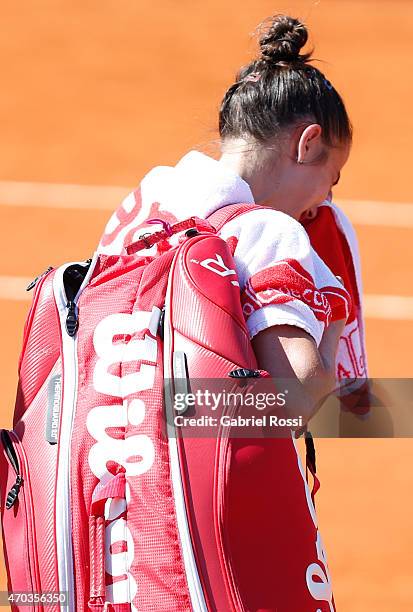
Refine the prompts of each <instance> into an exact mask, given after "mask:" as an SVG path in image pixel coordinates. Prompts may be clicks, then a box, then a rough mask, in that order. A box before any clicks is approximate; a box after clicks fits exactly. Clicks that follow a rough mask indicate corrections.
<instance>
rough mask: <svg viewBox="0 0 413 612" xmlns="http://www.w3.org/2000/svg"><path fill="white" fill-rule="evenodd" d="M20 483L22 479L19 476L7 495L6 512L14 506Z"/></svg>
mask: <svg viewBox="0 0 413 612" xmlns="http://www.w3.org/2000/svg"><path fill="white" fill-rule="evenodd" d="M22 482H23V478H22V477H21V476H20V475H18V476H16V482H15V483H14V485H13V486H12V488H11V489H10V491H9V492H8V493H7V500H6V508H7V510H10V508H12V507H13V506H14V504H15V503H16V500H17V498H18V496H19V491H20V487H21V485H22Z"/></svg>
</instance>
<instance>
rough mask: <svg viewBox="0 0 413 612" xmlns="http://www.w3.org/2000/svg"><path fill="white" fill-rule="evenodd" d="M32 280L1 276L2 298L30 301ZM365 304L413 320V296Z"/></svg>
mask: <svg viewBox="0 0 413 612" xmlns="http://www.w3.org/2000/svg"><path fill="white" fill-rule="evenodd" d="M32 280H33V278H30V277H25V276H0V299H1V300H13V301H18V302H23V301H30V300H31V299H32V295H33V291H25V289H26V287H27V285H28V284H29V283H30V282H31V281H32ZM363 305H364V317H365V318H366V319H389V320H400V321H413V297H406V296H402V295H377V294H366V295H364V298H363Z"/></svg>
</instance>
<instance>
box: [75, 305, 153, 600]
mask: <svg viewBox="0 0 413 612" xmlns="http://www.w3.org/2000/svg"><path fill="white" fill-rule="evenodd" d="M151 316H152V313H150V312H135V313H132V314H112V315H109V316H107V317H106V318H105V319H103V320H102V321H100V322H99V323H98V325H97V326H96V329H95V332H94V335H93V344H94V348H95V351H96V354H97V356H98V360H97V362H96V365H95V368H94V372H93V386H94V388H95V390H96V391H98V392H99V393H103V394H105V395H107V396H108V397H116V398H119V403H118V404H116V405H110V406H105V405H102V406H96V407H94V408H92V409H91V410H90V412H89V414H88V416H87V422H86V426H87V429H88V431H89V433H90V435H91V436H92V437H93V438H94V440H96V443H95V444H94V445H93V446H92V448H91V449H90V452H89V456H88V460H89V465H90V469H91V470H92V472H93V474H94V475H95V476H96V477H97V478H99V483H98V485H97V486H99V484H106V483H107V482H108V481H109V480H110V479H111V478H113V475H112V474H111V473H110V472H108V470H107V467H106V466H107V462H108V461H113V462H116V463H118V464H120V465H122V466H123V467H124V468H125V473H126V476H127V477H139V476H140V475H142V474H144V473H145V472H147V471H148V470H149V469H150V468H151V467H152V465H153V462H154V459H155V448H154V445H153V442H152V440H151V439H150V437H149V436H147V435H143V434H136V435H132V436H128V437H127V438H126V439H121V440H119V439H115V438H112V437H111V436H110V435H108V433H107V432H106V429H107V428H110V427H126V426H127V425H128V424H131V425H134V426H139V425H140V424H141V423H142V422H143V420H144V418H145V414H146V407H145V404H144V402H143V401H142V400H140V399H131V400H130V401H128V396H129V395H131V394H132V393H136V392H137V391H145V390H148V389H151V388H152V387H153V385H154V383H155V373H156V363H157V343H156V340H155V339H154V338H151V337H150V336H148V335H145V336H144V338H143V339H132V340H131V341H130V342H128V343H127V344H125V343H123V342H122V343H116V344H115V343H114V342H113V338H114V336H117V335H124V334H128V335H130V336H132V338H133V336H134V335H135V334H136V333H137V332H142V331H143V330H144V329H147V328H150V329H152V327H151ZM142 359H145V361H146V362H150V363H149V364H148V363H145V364H142V363H141V364H140V368H139V371H138V372H133V373H131V374H122V372H121V371H120V374H119V375H118V374H114V373H113V370H115V368H113V369H112V371H110V369H111V366H116V365H119V364H121V363H125V362H128V361H134V362H139V361H142ZM138 457H139V460H135V461H134V460H133V459H134V458H135V459H137V458H138ZM129 498H130V488H129V485H128V484H126V499H118V498H116V499H112V500H110V505H109V508H107V509H106V518H107V519H108V520H110V521H111V522H110V523H109V524H108V525H107V527H106V531H105V567H106V571H107V572H108V573H109V574H111V575H112V576H113V577H114V578H119V577H121V576H126V578H125V579H124V580H115V581H114V583H113V584H112V585H110V586H108V587H107V598H108V600H109V601H111V602H112V603H125V602H129V601H132V600H133V598H134V597H135V595H136V592H137V584H136V580H135V579H134V578H133V576H132V574H131V573H130V571H129V570H130V568H131V565H132V562H133V560H134V544H133V538H132V535H131V532H130V530H129V528H128V525H127V523H126V521H125V519H124V518H120V515H121V514H122V513H123V512H124V511H125V509H126V507H127V503H128V500H129ZM115 544H117V546H115ZM125 544H126V546H125ZM112 551H119V552H112ZM131 609H132V610H136V609H135V607H134V606H133V605H132V604H131Z"/></svg>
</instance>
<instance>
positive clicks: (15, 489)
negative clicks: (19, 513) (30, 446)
mask: <svg viewBox="0 0 413 612" xmlns="http://www.w3.org/2000/svg"><path fill="white" fill-rule="evenodd" d="M1 441H2V442H3V446H4V450H5V451H6V455H7V457H8V458H9V461H10V463H11V466H12V468H13V470H14V471H15V472H16V482H15V483H14V485H13V486H12V488H11V489H10V491H9V492H8V493H7V499H6V510H10V508H11V507H12V506H14V504H15V503H16V501H17V498H18V496H19V492H20V487H21V485H22V482H23V477H22V475H21V473H20V465H19V458H18V456H17V453H16V451H15V450H14V446H13V442H12V440H11V437H10V434H9V432H8V431H7V429H2V430H1Z"/></svg>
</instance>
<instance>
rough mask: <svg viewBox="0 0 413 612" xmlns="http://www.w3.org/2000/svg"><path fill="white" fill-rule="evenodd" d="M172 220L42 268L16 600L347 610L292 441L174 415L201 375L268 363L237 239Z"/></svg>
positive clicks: (10, 436) (34, 312)
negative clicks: (126, 242) (338, 599)
mask: <svg viewBox="0 0 413 612" xmlns="http://www.w3.org/2000/svg"><path fill="white" fill-rule="evenodd" d="M228 211H229V213H230V212H231V211H230V210H229V208H228ZM222 221H223V220H222V219H221V223H222ZM211 222H213V220H212V219H211ZM167 229H168V231H166V230H162V231H159V232H155V233H154V234H151V235H150V236H149V237H148V236H144V237H143V238H142V240H140V241H139V244H138V245H132V248H131V249H130V253H131V254H129V255H123V256H112V255H110V256H107V255H95V257H94V258H93V259H92V260H89V261H87V262H77V263H69V264H66V265H64V266H61V267H59V268H57V269H49V270H48V271H47V272H46V273H45V274H43V275H42V276H41V277H40V278H38V279H37V282H36V284H35V293H34V297H33V303H32V306H31V309H30V312H29V315H28V318H27V322H26V326H25V330H24V340H23V349H22V353H21V358H20V364H19V376H20V377H19V387H18V395H17V400H16V407H15V413H14V420H13V429H12V430H11V431H8V430H2V431H1V442H2V444H1V446H2V452H1V453H0V478H1V499H0V501H1V517H2V528H3V548H4V555H5V560H6V565H7V573H8V589H9V591H10V595H11V598H10V601H11V603H12V608H13V609H15V610H19V609H20V608H21V609H23V608H24V610H33V611H34V610H35V611H38V610H45V611H47V612H49V611H52V610H57V609H61V610H70V611H75V610H76V611H79V612H83V611H88V610H96V611H97V612H98V611H103V610H108V611H109V610H111V611H114V612H126V611H128V612H129V611H142V612H149V611H160V612H189V611H196V612H206V611H216V612H225V611H237V612H242V611H245V612H246V611H254V612H258V611H261V612H263V611H271V612H275V611H277V612H303V611H304V610H305V611H306V612H310V611H314V612H318V611H323V612H324V611H326V612H327V611H331V610H334V609H335V608H334V602H333V596H332V590H331V583H330V576H329V572H328V568H327V563H326V558H325V554H324V550H323V546H322V541H321V538H320V534H319V532H318V529H317V521H316V515H315V511H314V506H313V503H312V499H311V494H310V491H309V488H308V486H307V483H306V479H305V476H304V473H303V469H302V467H301V463H300V460H299V457H298V453H297V451H296V448H295V443H294V440H293V438H292V437H291V436H290V437H289V438H280V439H271V438H265V439H264V438H263V439H258V438H256V439H253V438H240V437H236V436H234V437H233V436H231V433H230V431H228V432H227V433H226V434H225V435H220V436H218V435H217V436H209V437H199V438H197V437H183V436H181V435H180V434H179V432H178V431H177V429H178V428H177V427H175V426H174V421H173V419H172V420H171V419H168V416H170V413H172V411H173V404H172V400H173V394H174V392H175V387H177V386H179V388H180V389H182V384H183V383H184V384H186V383H187V382H188V380H190V379H191V378H203V379H208V378H211V379H212V378H213V379H221V378H222V379H225V378H226V379H228V375H229V373H230V372H233V371H234V370H240V371H241V370H242V376H245V375H246V376H249V373H251V372H252V373H253V375H254V376H257V375H258V374H259V373H260V372H259V371H258V370H257V364H256V361H255V357H254V354H253V352H252V349H251V345H250V341H249V336H248V331H247V329H246V326H245V322H244V318H243V314H242V310H241V306H240V299H239V286H238V282H237V276H236V272H235V264H234V261H233V259H232V255H231V253H230V250H229V248H228V246H227V244H226V243H225V241H223V240H222V239H221V238H219V237H218V236H217V235H216V234H215V233H214V232H213V228H212V227H211V225H210V224H209V223H208V222H206V221H203V220H199V219H196V218H192V219H189V220H187V221H184V222H181V223H177V224H175V225H174V226H172V228H171V227H168V228H167ZM171 232H173V233H177V232H178V233H180V235H181V239H180V244H179V245H178V246H177V247H173V248H168V246H167V243H166V238H167V235H169V234H170V233H171ZM157 241H160V244H163V245H164V247H165V248H164V252H163V253H162V254H160V255H158V256H156V257H144V256H137V255H135V254H134V253H133V252H134V251H136V250H138V248H142V246H148V247H149V246H151V245H152V244H154V243H155V242H157ZM257 373H258V374H257ZM261 374H262V373H261ZM165 381H168V384H165ZM234 384H236V383H234Z"/></svg>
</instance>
